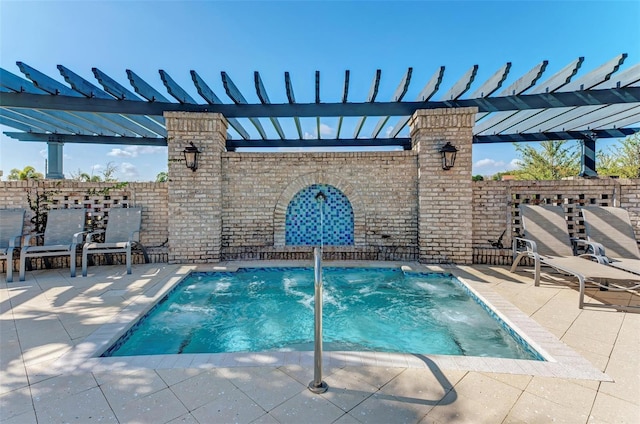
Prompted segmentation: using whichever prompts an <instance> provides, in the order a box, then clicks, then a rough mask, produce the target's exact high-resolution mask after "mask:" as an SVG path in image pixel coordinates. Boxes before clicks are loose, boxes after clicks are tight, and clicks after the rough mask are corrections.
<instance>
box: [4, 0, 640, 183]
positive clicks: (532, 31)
mask: <svg viewBox="0 0 640 424" xmlns="http://www.w3.org/2000/svg"><path fill="white" fill-rule="evenodd" d="M638 22H640V1H637V0H636V1H626V2H618V1H568V2H562V1H550V2H545V1H530V2H527V1H498V2H487V1H449V2H438V1H410V2H402V1H393V2H383V1H350V2H334V1H324V2H312V1H291V2H275V1H260V2H248V1H233V2H221V1H184V0H183V1H83V2H80V1H68V2H64V1H39V2H36V1H25V0H20V1H7V0H0V66H1V67H3V68H4V69H6V70H8V71H10V72H13V73H15V74H17V75H20V76H22V74H21V73H20V71H19V69H18V68H17V66H16V65H15V62H16V61H22V62H25V63H26V64H28V65H30V66H32V67H34V68H36V69H38V70H40V71H42V72H44V73H46V74H47V75H49V76H52V77H54V78H56V79H58V80H60V81H63V79H62V77H61V76H60V74H59V72H58V70H57V69H56V65H58V64H62V65H64V66H66V67H67V68H69V69H71V70H72V71H74V72H75V73H77V74H79V75H81V76H82V77H84V78H86V79H87V80H89V81H92V82H94V83H96V85H98V84H97V82H96V81H95V79H94V77H93V74H92V73H91V68H92V67H97V68H99V69H100V70H102V71H104V72H105V73H107V74H108V75H110V76H111V77H113V78H115V79H116V80H117V81H119V82H120V83H121V84H123V85H125V86H127V87H130V85H129V82H128V80H127V77H126V73H125V70H126V69H131V70H133V71H134V72H135V73H137V74H138V75H140V76H141V77H143V78H144V79H145V80H146V81H147V82H149V83H150V84H152V85H153V86H154V87H156V88H157V89H158V90H159V91H161V92H163V93H165V92H166V91H165V90H164V87H163V85H162V82H161V80H160V77H159V74H158V70H159V69H164V70H165V71H167V72H168V73H169V74H170V75H171V77H172V78H173V79H174V80H176V81H177V82H178V83H179V84H180V85H182V87H184V88H185V89H187V91H188V92H189V93H190V94H191V95H192V96H193V97H194V98H196V99H200V97H199V96H198V95H197V92H196V91H195V88H194V87H193V84H192V83H191V78H190V75H189V71H190V70H191V69H194V70H196V71H197V72H198V73H199V74H200V75H201V76H202V77H203V78H204V79H205V80H206V81H207V83H208V84H209V85H210V86H211V87H212V88H213V90H214V91H215V92H216V94H218V96H219V97H220V98H222V99H223V101H225V102H229V103H230V100H228V98H227V97H226V95H225V93H224V89H223V86H222V82H221V79H220V71H226V72H227V73H228V74H229V75H230V76H231V77H232V79H233V81H234V82H235V83H236V85H238V87H239V88H240V90H241V91H242V92H243V94H244V95H245V97H246V98H247V99H248V100H249V102H258V99H257V96H256V94H255V90H254V89H253V71H259V72H260V74H261V76H262V79H263V81H264V84H265V87H266V89H267V91H268V94H269V96H270V98H271V101H272V102H274V103H281V102H286V101H287V99H286V94H285V90H284V76H283V75H284V72H285V71H289V72H290V73H291V77H292V81H293V84H294V91H295V95H296V100H297V101H298V102H300V103H303V102H312V101H314V73H315V71H316V70H318V71H320V75H321V100H322V101H326V102H330V101H340V99H341V96H342V85H343V78H344V71H345V69H349V70H351V84H350V91H349V101H354V102H356V101H364V100H365V99H366V97H367V94H368V91H369V86H370V84H371V80H372V79H373V76H374V74H375V71H376V69H381V70H382V79H381V84H380V91H379V94H378V100H380V101H388V100H390V99H391V96H392V94H393V92H394V91H395V89H396V87H397V85H398V83H399V81H400V79H401V78H402V76H403V74H404V72H406V70H407V68H408V67H413V80H412V84H411V86H410V89H409V92H408V93H407V95H406V97H405V99H406V100H414V99H415V97H416V96H417V94H418V92H419V91H420V90H421V89H422V87H423V86H424V84H425V83H426V81H427V80H428V79H429V78H430V77H431V75H432V74H433V73H434V72H435V71H436V70H437V69H438V67H439V66H441V65H443V66H445V67H446V70H445V76H444V79H443V82H442V85H441V87H440V91H439V93H437V94H436V96H435V97H434V99H435V100H439V96H440V95H442V94H444V92H445V91H446V90H447V89H448V88H449V87H451V86H452V85H453V84H454V83H455V82H456V81H457V80H458V79H459V78H460V77H461V76H462V75H463V74H464V73H465V72H466V71H467V69H469V68H470V67H471V66H473V65H475V64H477V65H479V69H478V75H477V77H476V80H475V82H474V85H473V86H472V87H471V90H470V92H471V91H473V90H474V88H476V87H478V86H479V85H480V84H481V83H482V82H484V81H485V80H486V79H487V78H489V77H490V76H491V75H492V74H493V73H494V72H495V71H496V70H497V69H498V68H500V67H501V66H502V65H504V64H505V63H506V62H511V63H512V67H511V72H510V74H509V77H508V79H507V81H505V84H504V86H506V85H508V84H509V83H510V82H512V81H514V80H515V79H517V78H519V77H520V76H521V75H523V74H524V73H526V72H527V71H528V70H529V69H531V68H532V67H533V66H535V65H536V64H538V63H539V62H540V61H542V60H545V59H546V60H548V61H549V65H548V67H547V72H546V73H545V76H543V80H544V79H545V77H548V76H550V75H552V74H553V73H555V72H556V71H558V70H560V69H561V68H563V67H564V66H565V65H567V64H568V63H569V62H571V61H572V60H574V59H575V58H577V57H579V56H584V57H585V62H584V64H583V66H582V69H581V72H580V74H579V75H582V74H584V73H586V72H588V71H589V70H591V69H594V68H596V67H598V66H599V65H600V64H602V63H604V62H606V61H608V60H610V59H612V58H613V57H615V56H616V55H618V54H620V53H628V54H629V57H628V58H627V60H626V62H625V64H624V65H623V67H622V68H621V70H624V69H626V68H628V67H630V66H631V65H633V64H636V63H638V62H639V61H640V29H639V26H638ZM167 97H169V96H168V95H167ZM203 102H204V101H203ZM376 122H377V118H370V119H368V120H367V124H366V125H365V129H364V130H363V134H367V135H368V133H370V132H371V130H372V129H373V126H375V124H376ZM281 123H282V125H283V128H284V129H285V132H286V133H287V134H288V135H289V136H290V137H293V136H294V135H295V134H296V132H295V127H294V124H293V120H292V119H286V120H282V119H281ZM336 123H337V119H332V118H330V119H326V120H323V127H322V133H323V135H331V134H335V130H336ZM349 123H350V124H351V125H352V126H348V125H349ZM354 123H355V120H351V121H349V120H347V122H345V126H346V127H343V132H342V133H341V135H342V136H351V134H352V132H353V125H354ZM263 126H264V127H265V128H270V127H272V126H271V125H270V123H269V122H268V120H263ZM391 126H393V121H390V122H389V123H387V127H391ZM245 128H246V129H247V130H249V131H250V133H252V135H254V136H256V137H257V132H255V130H253V129H252V126H251V125H250V124H248V123H247V124H246V125H245ZM303 130H304V131H305V133H307V134H308V135H309V136H315V135H316V134H315V132H316V129H315V120H314V119H307V120H303ZM387 130H388V128H387ZM0 131H13V130H12V129H10V128H6V127H2V126H0ZM269 131H272V130H269ZM270 135H271V136H272V137H274V138H275V132H273V133H270ZM610 145H611V142H605V141H604V140H603V141H599V142H598V147H599V148H604V149H607V148H608V146H610ZM64 155H65V159H64V172H65V174H66V175H67V176H70V174H71V173H76V172H77V171H78V169H81V170H82V171H84V172H88V173H91V172H92V170H94V171H93V172H95V173H99V172H100V169H101V168H102V169H103V168H104V166H105V165H106V164H107V163H109V162H111V163H112V164H113V165H115V166H117V168H118V172H117V176H118V178H119V179H120V180H130V181H136V180H137V181H149V180H154V179H155V176H156V174H157V173H158V172H161V171H163V170H166V168H167V166H166V161H167V155H166V148H149V147H131V146H130V147H127V146H104V145H78V144H67V145H65V147H64ZM45 157H46V145H45V144H43V143H26V142H18V141H16V140H13V139H10V138H8V137H6V136H4V135H0V169H2V170H3V171H4V177H3V179H6V176H7V175H8V173H9V172H10V170H11V169H12V168H20V169H21V168H23V167H24V166H26V165H33V166H35V167H36V169H38V170H39V171H41V172H43V171H44V161H45ZM515 158H516V152H515V149H514V148H513V146H512V145H511V144H493V145H475V146H474V152H473V160H474V170H473V172H474V174H483V175H490V174H493V173H495V172H498V171H502V170H505V169H507V168H508V167H509V164H510V163H511V162H512V161H513V160H514V159H515Z"/></svg>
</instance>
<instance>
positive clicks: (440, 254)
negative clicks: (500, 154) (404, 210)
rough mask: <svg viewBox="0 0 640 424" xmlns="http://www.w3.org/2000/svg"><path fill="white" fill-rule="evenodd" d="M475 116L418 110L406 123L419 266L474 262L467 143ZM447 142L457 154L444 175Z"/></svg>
mask: <svg viewBox="0 0 640 424" xmlns="http://www.w3.org/2000/svg"><path fill="white" fill-rule="evenodd" d="M477 112H478V109H477V108H475V107H468V108H459V109H431V110H418V111H416V113H414V114H413V116H412V117H411V120H410V121H409V126H410V128H411V143H412V148H413V149H414V150H415V151H416V152H417V153H418V247H419V249H420V254H419V258H420V262H424V263H442V262H444V263H447V262H453V263H458V264H471V263H472V262H473V250H472V247H471V237H472V219H471V218H472V216H471V213H472V195H473V193H472V186H471V165H472V163H471V143H472V141H473V133H472V129H473V125H474V123H475V117H476V113H477ZM446 142H451V144H452V145H454V146H455V147H457V148H458V154H457V156H456V162H455V166H454V167H453V168H452V169H448V170H444V169H442V157H441V155H440V152H439V150H440V148H441V147H442V146H443V145H444V144H445V143H446ZM499 218H500V219H501V218H502V217H499Z"/></svg>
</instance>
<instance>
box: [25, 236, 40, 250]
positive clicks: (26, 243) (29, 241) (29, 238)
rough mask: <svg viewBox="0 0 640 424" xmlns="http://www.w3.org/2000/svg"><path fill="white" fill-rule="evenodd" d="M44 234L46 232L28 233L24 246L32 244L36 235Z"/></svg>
mask: <svg viewBox="0 0 640 424" xmlns="http://www.w3.org/2000/svg"><path fill="white" fill-rule="evenodd" d="M43 236H44V233H36V234H27V235H26V236H25V238H24V243H23V245H22V248H23V249H25V248H27V247H29V246H30V245H31V239H33V238H36V237H43Z"/></svg>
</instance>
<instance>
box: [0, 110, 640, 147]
mask: <svg viewBox="0 0 640 424" xmlns="http://www.w3.org/2000/svg"><path fill="white" fill-rule="evenodd" d="M1 120H2V117H0V121H1ZM636 132H640V128H621V129H603V130H595V131H562V132H549V133H538V134H502V135H486V136H474V137H473V143H474V144H484V143H519V142H536V141H545V140H580V139H582V138H584V137H585V134H591V133H593V134H594V136H595V137H597V138H621V137H626V136H628V135H631V134H634V133H636ZM4 134H5V135H7V136H8V137H11V138H14V139H17V140H20V141H29V142H58V143H88V144H120V145H141V146H166V145H167V139H166V138H164V137H159V138H145V137H116V136H97V135H93V136H92V135H73V134H44V133H30V132H9V131H7V132H5V133H4ZM340 146H401V147H403V148H404V149H410V148H411V139H410V138H402V137H397V138H358V139H344V138H341V139H337V140H335V139H323V140H317V139H285V140H280V139H275V140H272V139H268V140H227V147H228V148H229V150H234V149H236V148H240V147H253V148H268V147H340Z"/></svg>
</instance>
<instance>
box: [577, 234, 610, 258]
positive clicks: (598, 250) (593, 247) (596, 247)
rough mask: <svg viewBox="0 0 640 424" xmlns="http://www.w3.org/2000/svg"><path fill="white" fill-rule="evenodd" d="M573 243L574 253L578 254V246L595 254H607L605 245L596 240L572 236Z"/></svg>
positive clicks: (586, 251)
mask: <svg viewBox="0 0 640 424" xmlns="http://www.w3.org/2000/svg"><path fill="white" fill-rule="evenodd" d="M571 244H572V245H573V253H574V254H576V255H577V254H578V247H581V248H582V249H583V250H584V252H585V253H590V254H592V255H594V256H606V254H605V252H604V246H603V245H602V244H600V243H596V242H595V241H589V240H583V239H579V238H572V239H571Z"/></svg>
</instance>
